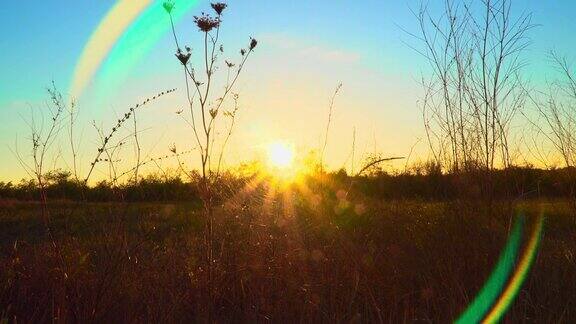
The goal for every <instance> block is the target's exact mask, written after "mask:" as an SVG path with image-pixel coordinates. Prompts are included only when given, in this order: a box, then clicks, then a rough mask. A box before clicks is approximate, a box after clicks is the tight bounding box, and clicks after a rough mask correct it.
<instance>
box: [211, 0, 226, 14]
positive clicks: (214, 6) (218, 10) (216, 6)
mask: <svg viewBox="0 0 576 324" xmlns="http://www.w3.org/2000/svg"><path fill="white" fill-rule="evenodd" d="M211 5H212V9H214V11H216V13H217V14H218V16H221V15H222V12H223V11H224V9H226V7H228V5H227V4H225V3H223V2H216V3H212V4H211Z"/></svg>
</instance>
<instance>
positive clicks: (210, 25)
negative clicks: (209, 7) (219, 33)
mask: <svg viewBox="0 0 576 324" xmlns="http://www.w3.org/2000/svg"><path fill="white" fill-rule="evenodd" d="M194 23H196V26H198V28H199V29H200V30H201V31H203V32H205V33H207V32H209V31H211V30H212V29H214V28H218V27H220V18H214V17H211V16H210V15H207V14H205V13H202V16H200V17H198V16H194Z"/></svg>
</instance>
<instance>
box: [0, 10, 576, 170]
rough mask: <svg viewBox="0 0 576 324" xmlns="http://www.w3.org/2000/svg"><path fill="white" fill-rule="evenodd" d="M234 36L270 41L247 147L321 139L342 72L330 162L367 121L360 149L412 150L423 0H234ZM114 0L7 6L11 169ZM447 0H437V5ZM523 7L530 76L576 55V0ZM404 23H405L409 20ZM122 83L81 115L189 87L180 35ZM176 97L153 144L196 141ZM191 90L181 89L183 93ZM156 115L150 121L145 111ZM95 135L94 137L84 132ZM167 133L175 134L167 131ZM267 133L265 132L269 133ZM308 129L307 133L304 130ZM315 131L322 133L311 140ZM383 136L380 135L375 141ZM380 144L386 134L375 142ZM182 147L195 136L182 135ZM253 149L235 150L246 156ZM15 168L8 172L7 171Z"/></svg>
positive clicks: (258, 63)
mask: <svg viewBox="0 0 576 324" xmlns="http://www.w3.org/2000/svg"><path fill="white" fill-rule="evenodd" d="M228 3H229V5H230V7H229V11H228V12H226V14H225V17H224V19H225V20H224V25H223V33H224V36H223V40H224V43H225V46H226V47H227V48H239V47H240V46H242V45H243V44H244V43H246V42H247V39H248V37H249V36H254V37H256V38H258V39H259V40H260V45H259V47H258V49H257V52H256V55H255V56H254V57H253V60H252V61H251V62H250V64H249V65H248V66H247V70H246V73H245V75H244V76H243V79H242V81H241V83H240V84H239V91H240V92H241V94H242V98H243V102H244V104H243V105H244V107H245V108H246V112H245V114H243V118H244V124H243V125H244V127H241V128H240V130H239V134H238V143H237V145H236V146H238V147H241V144H240V143H241V142H242V143H252V144H251V145H252V146H251V147H248V151H250V150H252V151H254V152H256V153H254V154H257V151H258V149H257V148H258V146H259V145H260V144H259V143H260V142H261V141H262V137H279V138H280V137H281V138H288V137H293V138H290V140H291V141H294V142H295V143H296V144H297V145H299V146H302V147H306V148H311V147H314V146H315V145H317V142H318V140H317V139H318V138H319V137H320V136H321V131H320V129H321V128H322V127H318V125H319V124H321V123H324V119H325V110H326V101H327V97H329V96H330V93H331V91H332V89H333V88H334V87H335V86H336V84H337V83H338V82H339V81H342V82H343V83H344V88H343V92H342V95H341V98H340V102H339V108H338V110H337V115H336V120H335V126H334V130H335V131H334V132H335V134H334V135H332V136H334V141H336V142H338V143H343V144H342V145H341V147H334V148H331V153H330V154H331V156H332V158H331V160H332V164H333V166H335V167H337V166H338V165H340V164H343V163H344V162H345V161H346V157H347V156H348V155H349V154H348V151H349V147H350V143H349V142H350V141H351V134H352V129H353V128H354V127H355V128H356V129H357V133H358V137H359V138H360V140H359V143H361V144H360V149H359V150H360V151H362V149H363V150H365V151H369V150H371V147H372V146H377V148H378V150H381V151H383V152H386V153H389V154H391V155H395V154H406V153H407V151H408V150H409V149H410V147H411V146H412V144H413V143H415V142H417V141H418V139H419V138H420V137H421V136H422V127H421V120H420V119H419V118H420V111H419V108H418V106H417V104H416V101H417V99H418V96H419V91H418V90H419V89H418V86H417V84H416V81H415V79H416V78H417V77H418V75H419V73H420V72H421V71H422V69H423V68H424V66H425V65H424V62H423V61H422V59H421V58H420V57H419V56H418V54H416V53H415V52H414V51H413V50H412V49H410V48H409V47H408V46H406V45H405V42H413V40H412V39H411V38H410V36H408V35H406V34H405V33H404V32H403V31H402V30H401V28H400V27H402V28H405V29H407V30H411V31H417V25H416V22H415V19H414V17H413V16H412V14H411V13H410V10H409V8H411V7H412V8H417V7H418V5H419V3H420V2H419V1H412V0H410V1H386V0H367V1H344V0H342V1H327V0H317V1H269V0H242V1H228ZM113 4H114V1H109V0H100V1H71V0H59V1H51V2H48V1H24V2H17V1H9V2H6V3H4V4H3V5H2V6H0V17H1V19H0V33H1V35H0V48H1V49H2V52H1V53H0V58H2V60H0V71H2V73H0V119H1V120H3V121H5V123H4V125H3V127H2V128H1V129H0V154H1V155H2V156H5V160H4V161H0V178H4V177H8V174H10V175H14V174H16V175H18V176H20V175H23V174H22V173H18V171H16V170H17V169H18V166H17V165H16V163H15V162H16V160H15V159H14V158H13V157H11V153H10V151H9V149H8V147H13V146H14V143H15V141H16V137H17V136H18V137H19V139H20V141H22V145H24V141H25V134H26V128H25V123H24V122H23V120H22V116H26V114H27V113H28V109H29V108H28V106H29V105H31V106H38V105H40V104H41V102H42V100H44V99H45V98H46V96H45V92H44V91H43V89H44V88H45V87H46V86H47V85H48V84H49V83H50V81H51V80H54V81H55V82H56V84H57V85H58V86H59V87H60V88H61V89H63V90H66V89H67V88H68V86H69V83H70V81H71V77H72V73H73V70H74V67H75V64H76V61H77V59H78V57H79V56H80V54H81V52H82V49H83V47H84V45H85V43H86V41H87V40H88V38H89V37H90V35H91V33H92V32H93V30H94V28H95V27H96V26H97V25H98V23H99V22H100V21H101V19H102V18H103V16H104V15H105V14H106V13H107V11H108V10H109V9H110V8H111V7H112V6H113ZM441 4H442V1H429V6H430V7H431V8H432V9H433V10H437V9H438V8H439V7H440V5H441ZM514 6H515V8H516V9H517V10H525V11H527V12H532V13H533V15H534V18H533V20H534V23H536V24H538V25H539V26H538V27H537V28H535V29H534V30H533V31H532V32H531V34H530V35H531V38H532V41H533V45H532V46H531V47H530V49H529V51H528V52H527V53H526V58H527V59H528V62H529V64H530V66H529V67H528V69H527V71H528V75H529V77H530V78H531V79H533V80H536V82H540V81H542V80H544V79H545V78H547V77H548V75H549V74H550V75H552V74H553V71H551V70H550V68H549V65H548V63H547V61H546V52H547V51H549V50H551V49H556V50H558V51H559V52H560V53H562V54H565V55H567V56H568V57H569V58H576V45H574V42H573V41H572V39H573V34H574V31H576V21H575V20H574V18H573V16H572V15H571V14H570V13H573V12H576V3H575V2H573V1H569V0H561V1H537V0H525V1H514ZM208 7H209V2H207V1H200V5H199V6H198V7H197V8H195V9H193V10H192V11H191V12H189V13H188V15H187V16H186V17H185V18H184V19H183V20H182V22H181V23H179V24H178V26H177V29H178V32H179V34H180V37H181V39H182V40H183V41H184V42H188V43H190V44H192V47H194V44H197V43H198V40H199V38H198V37H199V36H198V35H197V33H196V32H195V27H194V26H193V24H192V16H193V15H195V14H199V12H200V11H208V10H209V9H208ZM399 26H400V27H399ZM137 62H138V64H137V65H136V67H135V68H134V69H131V70H130V71H126V73H127V78H126V79H122V80H121V81H122V83H121V84H120V85H119V86H117V87H115V89H114V91H108V90H107V91H105V92H102V91H100V92H99V91H98V89H99V88H101V87H104V86H105V83H106V82H105V81H102V80H100V79H99V75H97V76H96V78H95V80H94V83H93V85H92V87H91V88H90V89H89V90H88V94H87V95H86V96H85V97H84V98H83V100H81V101H80V108H81V109H82V118H83V120H84V121H85V122H89V121H91V120H97V121H99V122H100V121H102V123H104V124H105V123H106V121H108V120H111V119H113V116H111V115H113V114H111V113H110V112H111V111H122V109H123V107H126V106H128V105H129V104H131V103H133V102H137V101H138V100H139V99H140V98H142V97H145V96H146V95H148V94H153V93H154V92H155V91H157V90H163V89H164V88H166V89H167V88H172V87H178V86H182V84H181V83H182V80H181V74H180V72H181V71H180V70H179V69H178V64H177V62H176V61H175V59H174V57H173V45H172V41H171V38H170V35H169V34H167V35H165V36H164V37H163V38H162V39H161V40H160V41H159V42H158V43H157V45H156V46H155V47H154V48H153V49H152V50H151V51H150V52H149V53H148V54H147V55H146V56H144V57H141V58H138V61H137ZM177 99H178V98H175V99H174V101H173V102H172V101H169V102H168V103H165V104H164V105H165V106H163V107H161V108H159V109H157V110H154V111H152V112H150V114H149V116H145V117H143V118H144V123H146V122H149V123H150V125H149V126H150V128H153V130H152V131H150V135H149V136H150V138H152V139H156V138H164V139H163V140H162V141H158V142H156V143H155V144H154V145H152V144H151V145H150V146H151V147H153V146H154V147H159V146H161V147H163V146H167V145H168V143H169V142H171V141H176V142H178V141H179V139H183V138H187V130H186V129H185V127H184V126H183V125H180V126H182V128H181V129H180V128H178V127H180V126H178V127H175V126H174V125H175V123H176V122H177V121H175V120H174V118H173V116H172V115H171V114H170V112H171V111H174V110H176V107H177V106H178V105H180V103H178V102H177ZM180 99H181V98H180ZM146 118H149V119H148V120H146ZM84 132H85V133H86V134H87V135H86V138H87V139H86V143H87V145H88V144H90V143H91V142H90V140H89V139H88V138H90V136H93V135H94V134H92V133H93V131H92V129H90V127H89V126H86V128H85V129H84ZM158 134H164V135H162V136H159V135H158ZM264 134H265V135H264ZM294 134H297V135H294ZM311 138H313V140H311ZM375 138H376V140H374V139H375ZM374 142H376V143H374ZM181 145H182V146H186V145H188V144H186V142H185V141H184V140H182V143H181ZM246 151H247V150H246V149H245V148H242V149H238V152H236V153H234V152H232V153H231V155H232V156H235V158H236V159H242V158H244V157H245V156H244V153H239V152H246ZM3 170H9V171H3Z"/></svg>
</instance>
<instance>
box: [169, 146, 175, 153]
mask: <svg viewBox="0 0 576 324" xmlns="http://www.w3.org/2000/svg"><path fill="white" fill-rule="evenodd" d="M170 152H172V153H174V154H176V144H172V146H170Z"/></svg>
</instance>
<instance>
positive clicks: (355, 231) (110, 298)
mask: <svg viewBox="0 0 576 324" xmlns="http://www.w3.org/2000/svg"><path fill="white" fill-rule="evenodd" d="M354 200H355V199H354V198H351V199H350V201H354ZM345 205H346V206H343V204H342V202H341V201H339V199H338V197H336V196H334V195H324V196H322V197H321V199H319V200H314V201H311V200H309V199H304V197H303V196H302V195H300V194H298V193H293V194H292V195H290V197H289V198H285V195H284V196H275V197H268V198H266V196H264V195H254V194H252V195H250V197H249V199H241V200H239V202H238V203H229V204H227V205H226V207H224V208H223V209H219V210H218V211H217V213H216V215H215V219H216V221H215V226H214V228H215V233H214V236H215V244H214V245H215V252H214V266H213V278H214V279H213V282H214V284H213V285H214V286H213V287H212V288H213V290H212V291H213V294H214V295H213V296H212V298H213V299H212V300H214V302H213V304H212V307H213V310H212V312H211V314H212V315H211V316H212V320H214V321H217V322H243V321H250V322H268V321H270V322H301V321H305V322H311V321H318V322H390V323H400V322H434V323H438V322H447V321H450V320H453V319H455V318H457V317H458V315H459V314H460V313H461V312H462V311H463V309H464V308H465V306H466V305H467V304H468V303H470V301H471V300H472V299H473V298H474V296H475V295H476V293H477V292H478V290H479V289H480V288H481V286H482V285H483V283H484V282H485V280H486V278H487V277H488V275H489V274H490V272H491V270H492V268H493V267H494V264H495V263H496V260H497V259H498V256H499V254H500V252H501V250H502V249H503V246H504V245H505V241H506V237H507V233H508V229H509V226H510V222H511V216H512V214H513V213H512V212H511V209H510V208H511V207H509V206H498V207H497V208H495V210H498V212H496V213H495V214H493V215H492V216H488V215H487V213H486V209H485V208H483V207H481V206H482V204H479V203H478V204H476V203H473V202H463V201H460V202H457V201H453V202H436V203H431V202H422V201H413V200H405V201H386V202H383V201H377V200H366V199H364V200H358V202H357V203H355V204H354V203H346V204H345ZM338 206H340V207H338ZM516 208H519V209H523V210H525V211H526V214H527V216H528V222H527V223H528V224H529V226H532V224H533V222H531V221H532V220H533V218H534V215H536V214H538V212H539V210H540V209H541V208H543V209H544V210H545V215H546V224H545V233H544V238H543V241H542V245H541V249H540V251H539V253H538V257H537V259H536V262H535V264H534V267H533V269H532V271H531V273H530V274H529V276H528V278H527V281H526V283H525V285H524V286H523V287H522V290H521V292H520V294H519V295H518V297H517V299H516V301H515V302H514V304H513V306H512V307H511V309H510V311H509V312H508V314H507V315H506V317H505V318H506V322H534V323H556V322H571V321H573V320H574V319H576V313H575V310H576V280H574V279H576V278H575V277H574V276H575V274H576V268H575V267H576V260H575V258H574V255H575V253H576V241H575V240H574V238H575V235H576V219H575V218H574V217H573V215H571V214H570V207H569V205H568V204H566V203H565V202H563V201H554V202H544V201H529V202H523V203H522V204H520V205H519V206H516ZM49 212H50V216H51V221H50V225H51V231H52V235H53V236H54V238H55V239H54V244H52V241H51V240H50V239H49V236H48V235H47V234H46V230H45V226H44V222H43V221H42V220H41V217H40V216H39V215H41V213H40V205H39V204H32V203H19V202H11V203H10V202H4V203H3V205H2V208H1V209H0V228H2V235H1V237H0V267H1V269H2V271H0V276H1V277H0V286H1V287H2V288H1V289H0V291H1V293H0V311H1V313H0V314H1V315H2V317H3V318H5V319H11V320H14V321H16V320H17V322H50V321H52V320H54V321H56V322H59V321H70V320H72V321H79V322H91V321H92V322H94V321H95V322H167V321H168V322H184V321H204V320H207V319H208V316H209V315H208V314H209V307H210V305H209V303H208V300H210V297H209V294H210V293H209V292H210V291H211V289H210V287H208V282H209V280H207V278H208V273H207V272H208V271H207V267H206V262H205V261H204V260H205V259H206V255H205V253H206V252H205V251H206V249H205V248H204V247H205V246H206V245H205V244H206V243H205V242H204V238H203V236H202V229H203V228H204V225H205V224H204V218H203V217H202V211H201V207H200V206H194V205H190V204H188V205H187V204H160V203H158V204H151V203H138V204H75V203H65V202H63V203H51V204H50V205H49Z"/></svg>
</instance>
